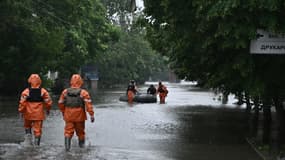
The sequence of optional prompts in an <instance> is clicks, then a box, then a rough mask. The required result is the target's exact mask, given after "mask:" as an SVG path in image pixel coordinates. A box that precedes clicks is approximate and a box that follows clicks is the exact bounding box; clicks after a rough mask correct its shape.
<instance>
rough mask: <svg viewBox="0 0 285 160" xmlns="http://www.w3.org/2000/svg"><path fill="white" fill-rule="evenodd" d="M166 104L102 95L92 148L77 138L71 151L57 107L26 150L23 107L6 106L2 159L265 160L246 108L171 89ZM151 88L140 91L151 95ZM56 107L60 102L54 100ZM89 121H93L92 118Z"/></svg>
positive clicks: (1, 107)
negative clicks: (254, 142) (251, 140)
mask: <svg viewBox="0 0 285 160" xmlns="http://www.w3.org/2000/svg"><path fill="white" fill-rule="evenodd" d="M165 84H166V86H167V87H168V90H169V94H168V97H167V98H166V104H159V103H148V104H139V103H135V104H133V105H128V104H127V103H126V102H120V101H119V96H120V95H122V94H124V93H125V89H121V90H104V91H97V92H96V93H95V97H94V98H93V102H94V107H95V123H91V122H90V119H88V121H86V148H84V149H80V148H79V147H78V145H77V144H78V142H77V137H76V136H74V137H73V139H72V147H71V151H70V152H65V149H64V137H63V128H64V121H63V119H62V115H61V113H60V111H59V110H58V108H57V106H56V105H54V106H53V109H52V111H51V114H50V116H49V117H47V119H46V121H44V126H43V136H42V142H41V146H40V147H24V146H23V145H22V142H23V140H24V129H23V121H22V119H21V118H20V117H19V116H18V112H17V103H14V102H11V103H3V104H2V103H0V111H1V112H0V113H1V118H0V119H1V122H0V127H1V131H0V159H5V160H6V159H9V160H45V159H46V160H53V159H56V160H62V159H68V160H259V159H261V158H260V157H258V155H257V154H256V153H255V151H254V150H253V149H252V148H251V147H250V145H249V144H248V143H247V142H246V140H245V136H246V129H247V121H246V117H245V116H246V115H245V113H244V108H242V107H238V106H235V105H233V104H232V102H234V100H233V97H230V99H229V103H228V104H226V105H222V104H221V102H220V101H217V100H216V98H217V96H215V95H214V94H213V93H212V92H209V91H206V90H201V89H199V88H195V87H193V86H192V85H190V84H167V83H165ZM147 87H148V85H145V86H139V90H140V92H142V93H145V92H146V90H147ZM53 101H54V103H55V104H56V102H57V99H53ZM88 118H89V117H88Z"/></svg>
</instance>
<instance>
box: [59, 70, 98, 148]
mask: <svg viewBox="0 0 285 160" xmlns="http://www.w3.org/2000/svg"><path fill="white" fill-rule="evenodd" d="M82 85H83V80H82V78H81V76H80V75H79V74H73V75H72V77H71V79H70V88H67V89H64V90H63V91H62V93H61V95H60V98H59V100H58V106H59V109H60V111H61V112H62V115H63V119H64V121H65V127H64V137H65V139H64V140H65V150H66V151H69V150H70V146H71V138H72V137H73V134H74V131H75V133H76V135H77V136H78V145H79V147H80V148H83V147H84V145H85V120H87V114H86V112H88V113H89V115H90V121H91V122H92V123H93V122H94V111H93V105H92V102H91V98H90V95H89V93H88V91H86V90H85V89H82V88H81V86H82Z"/></svg>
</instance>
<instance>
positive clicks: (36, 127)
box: [18, 74, 52, 146]
mask: <svg viewBox="0 0 285 160" xmlns="http://www.w3.org/2000/svg"><path fill="white" fill-rule="evenodd" d="M28 82H29V84H30V87H29V88H26V89H25V90H24V91H23V92H22V93H21V99H20V102H19V108H18V111H19V112H20V113H21V114H22V115H23V118H24V128H25V132H26V136H25V141H26V140H27V141H30V142H31V141H32V129H33V132H34V144H35V145H37V146H39V145H40V141H41V135H42V126H43V120H44V119H45V113H44V109H46V114H47V115H49V111H50V109H51V105H52V100H51V98H50V96H49V93H48V91H47V90H46V89H44V88H41V83H42V81H41V78H40V76H39V75H38V74H31V75H30V77H29V79H28Z"/></svg>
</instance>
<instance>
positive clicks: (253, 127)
mask: <svg viewBox="0 0 285 160" xmlns="http://www.w3.org/2000/svg"><path fill="white" fill-rule="evenodd" d="M253 103H254V108H253V110H254V113H253V116H252V122H251V129H250V135H251V137H257V132H258V125H259V107H260V103H259V98H258V97H255V98H254V100H253Z"/></svg>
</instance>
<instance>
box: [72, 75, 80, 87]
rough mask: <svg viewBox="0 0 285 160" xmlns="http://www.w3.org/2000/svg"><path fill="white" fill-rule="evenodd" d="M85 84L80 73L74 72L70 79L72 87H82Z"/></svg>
mask: <svg viewBox="0 0 285 160" xmlns="http://www.w3.org/2000/svg"><path fill="white" fill-rule="evenodd" d="M82 85H83V80H82V78H81V76H80V75H79V74H73V75H72V77H71V79H70V86H71V87H72V88H80V87H81V86H82Z"/></svg>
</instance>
